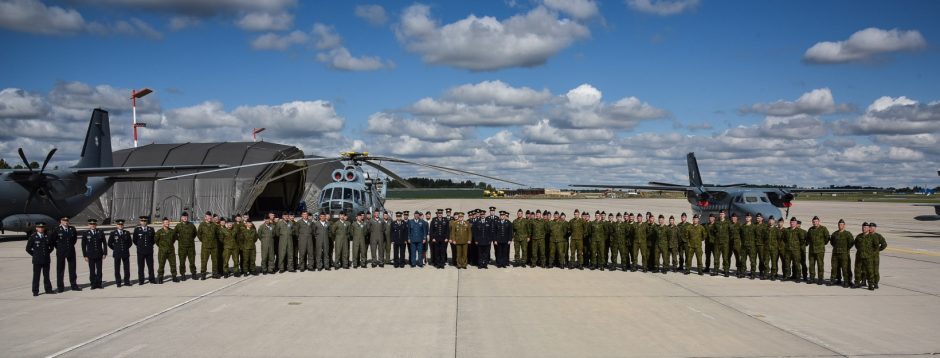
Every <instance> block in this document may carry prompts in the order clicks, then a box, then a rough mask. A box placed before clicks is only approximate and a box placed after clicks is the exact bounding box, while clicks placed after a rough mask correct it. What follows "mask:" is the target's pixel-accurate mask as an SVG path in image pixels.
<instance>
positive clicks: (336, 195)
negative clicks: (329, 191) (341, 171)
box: [333, 188, 343, 200]
mask: <svg viewBox="0 0 940 358" xmlns="http://www.w3.org/2000/svg"><path fill="white" fill-rule="evenodd" d="M342 198H343V189H342V188H335V189H333V200H340V199H342Z"/></svg>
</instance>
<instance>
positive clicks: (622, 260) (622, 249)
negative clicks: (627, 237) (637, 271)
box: [610, 239, 630, 267]
mask: <svg viewBox="0 0 940 358" xmlns="http://www.w3.org/2000/svg"><path fill="white" fill-rule="evenodd" d="M627 256H629V254H627V246H626V244H625V243H624V242H623V240H621V239H614V240H611V241H610V263H611V264H614V265H620V266H621V267H627V266H629V265H630V259H629V258H628V257H627Z"/></svg>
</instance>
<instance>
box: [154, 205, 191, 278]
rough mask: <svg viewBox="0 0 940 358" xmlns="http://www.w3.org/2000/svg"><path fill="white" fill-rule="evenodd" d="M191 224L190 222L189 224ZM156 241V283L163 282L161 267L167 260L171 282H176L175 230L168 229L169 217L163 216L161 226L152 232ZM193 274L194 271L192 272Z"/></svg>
mask: <svg viewBox="0 0 940 358" xmlns="http://www.w3.org/2000/svg"><path fill="white" fill-rule="evenodd" d="M190 225H192V224H190ZM154 238H155V240H156V242H157V283H158V284H162V283H163V267H164V266H165V265H166V263H167V262H169V263H170V275H172V277H173V282H178V281H179V279H178V278H176V250H175V249H174V247H173V245H174V244H175V243H176V232H175V231H174V230H173V229H170V219H168V218H163V227H161V228H160V230H157V233H156V234H154ZM193 274H194V275H195V273H193Z"/></svg>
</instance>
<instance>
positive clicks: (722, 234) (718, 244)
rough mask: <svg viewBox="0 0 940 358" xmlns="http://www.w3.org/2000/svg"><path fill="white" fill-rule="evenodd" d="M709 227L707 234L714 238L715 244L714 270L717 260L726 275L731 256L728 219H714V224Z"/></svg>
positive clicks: (729, 223) (729, 266)
mask: <svg viewBox="0 0 940 358" xmlns="http://www.w3.org/2000/svg"><path fill="white" fill-rule="evenodd" d="M711 229H712V231H711V232H709V235H711V236H713V238H712V240H714V245H715V271H716V272H717V271H718V262H719V261H720V262H721V270H722V271H724V273H725V274H726V275H727V274H728V271H730V270H731V258H730V257H729V255H730V253H731V248H730V242H731V231H732V226H731V222H730V221H728V220H724V221H716V222H715V224H714V225H711Z"/></svg>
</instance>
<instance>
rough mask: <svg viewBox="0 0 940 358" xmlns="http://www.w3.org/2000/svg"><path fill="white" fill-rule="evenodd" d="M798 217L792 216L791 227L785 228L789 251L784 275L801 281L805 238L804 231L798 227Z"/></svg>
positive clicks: (784, 266)
mask: <svg viewBox="0 0 940 358" xmlns="http://www.w3.org/2000/svg"><path fill="white" fill-rule="evenodd" d="M797 222H798V220H796V218H795V217H794V218H790V227H789V228H787V229H785V230H784V233H783V235H784V238H785V239H786V247H787V251H786V252H785V254H784V255H785V256H786V262H784V264H783V277H784V278H785V279H793V281H795V282H799V281H800V278H801V277H803V273H802V269H803V267H802V266H801V265H800V262H799V261H800V251H802V248H803V241H804V240H805V237H804V234H803V231H802V230H800V229H799V228H798V227H797Z"/></svg>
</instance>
